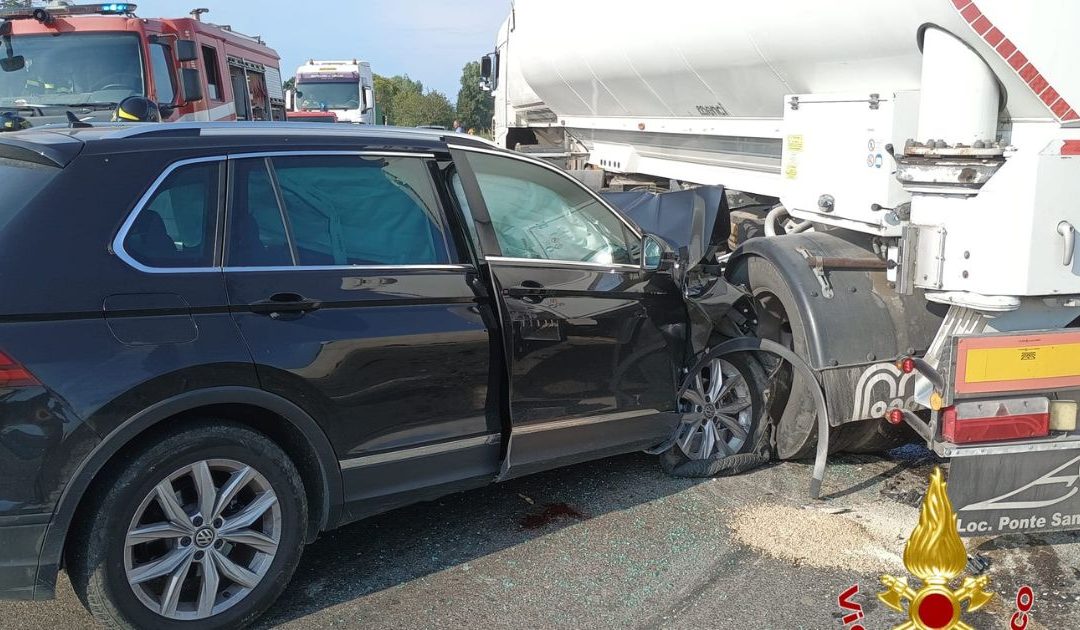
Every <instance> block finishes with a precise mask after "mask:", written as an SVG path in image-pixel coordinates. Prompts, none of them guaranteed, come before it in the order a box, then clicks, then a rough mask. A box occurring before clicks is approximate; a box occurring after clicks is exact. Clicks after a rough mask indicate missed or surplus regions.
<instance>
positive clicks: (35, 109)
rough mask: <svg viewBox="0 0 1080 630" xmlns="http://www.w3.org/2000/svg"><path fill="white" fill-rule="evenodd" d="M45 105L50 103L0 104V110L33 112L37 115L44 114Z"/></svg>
mask: <svg viewBox="0 0 1080 630" xmlns="http://www.w3.org/2000/svg"><path fill="white" fill-rule="evenodd" d="M43 107H49V106H48V105H0V112H33V113H34V115H35V116H44V115H45V111H44V110H43V109H42V108H43Z"/></svg>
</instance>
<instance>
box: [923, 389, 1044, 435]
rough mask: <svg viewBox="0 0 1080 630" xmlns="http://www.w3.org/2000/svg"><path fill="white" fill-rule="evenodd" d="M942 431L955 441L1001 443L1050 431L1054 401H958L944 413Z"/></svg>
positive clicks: (1032, 399) (1030, 399)
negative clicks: (1051, 408) (1051, 404)
mask: <svg viewBox="0 0 1080 630" xmlns="http://www.w3.org/2000/svg"><path fill="white" fill-rule="evenodd" d="M941 434H942V436H943V437H944V438H945V439H946V440H947V441H949V442H952V443H953V444H966V443H969V442H997V441H1001V440H1021V439H1024V438H1033V437H1045V436H1047V435H1049V434H1050V401H1049V400H1048V399H1046V398H1013V399H1009V400H979V401H971V402H962V403H957V404H956V405H955V406H952V407H946V408H945V409H943V410H942V412H941Z"/></svg>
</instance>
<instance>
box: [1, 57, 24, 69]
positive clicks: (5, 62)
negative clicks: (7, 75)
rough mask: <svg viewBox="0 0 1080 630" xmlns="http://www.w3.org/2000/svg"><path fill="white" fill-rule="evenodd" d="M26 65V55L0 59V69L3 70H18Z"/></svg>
mask: <svg viewBox="0 0 1080 630" xmlns="http://www.w3.org/2000/svg"><path fill="white" fill-rule="evenodd" d="M25 67H26V57H23V56H22V55H18V56H16V57H4V58H3V59H0V69H2V70H3V71H4V72H18V71H19V70H22V69H23V68H25Z"/></svg>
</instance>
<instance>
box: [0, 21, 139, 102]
mask: <svg viewBox="0 0 1080 630" xmlns="http://www.w3.org/2000/svg"><path fill="white" fill-rule="evenodd" d="M5 39H7V38H5ZM11 51H12V54H13V55H14V56H21V57H23V58H24V59H25V60H26V62H25V64H23V67H22V68H21V69H18V70H12V71H10V72H4V71H0V107H33V106H45V105H61V106H74V105H91V104H95V103H118V102H120V101H122V100H123V99H124V98H126V97H128V96H132V95H142V94H145V93H146V92H145V91H144V85H143V70H142V56H141V53H140V48H139V38H138V36H137V35H134V34H127V33H123V34H119V33H66V34H63V35H59V36H56V35H22V36H20V35H15V36H12V37H11ZM3 54H5V55H6V54H7V53H6V52H5V53H3Z"/></svg>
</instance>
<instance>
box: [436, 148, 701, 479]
mask: <svg viewBox="0 0 1080 630" xmlns="http://www.w3.org/2000/svg"><path fill="white" fill-rule="evenodd" d="M453 153H454V159H455V163H456V164H457V165H458V179H457V181H456V182H455V183H454V185H453V187H454V189H455V190H454V193H455V196H456V197H457V198H458V199H459V203H460V204H461V205H462V206H464V207H466V208H467V211H468V212H470V213H471V215H472V217H471V218H472V225H471V227H472V228H473V230H472V231H473V234H474V238H475V239H476V240H477V241H479V245H480V248H481V249H482V250H483V254H484V260H485V262H486V264H487V266H488V268H489V270H490V275H491V282H492V283H493V287H492V288H493V294H494V295H496V296H499V298H500V310H501V315H502V318H503V331H504V332H503V334H504V344H505V347H506V349H507V351H506V352H507V355H508V356H507V364H508V366H509V368H508V371H509V379H510V387H509V391H510V404H509V406H510V415H511V418H510V420H511V438H510V444H509V447H508V453H507V455H506V458H505V460H504V462H503V467H502V475H501V476H502V478H509V477H516V476H520V475H523V474H528V473H531V472H535V471H537V470H542V469H546V468H552V467H555V466H558V465H563V464H568V463H572V462H575V461H584V460H586V459H592V458H595V457H597V456H598V454H605V453H610V454H616V453H622V452H629V451H633V450H637V449H640V448H645V447H648V446H651V445H654V444H656V443H659V442H662V441H663V440H664V439H666V438H667V437H669V436H670V435H671V433H672V431H673V429H674V427H675V425H676V424H677V423H678V416H677V414H676V413H674V411H675V379H676V367H675V364H676V361H677V357H679V356H680V355H679V352H680V350H678V349H677V344H673V343H671V342H670V340H669V337H668V336H666V335H665V334H664V332H663V331H662V330H661V327H660V326H658V321H657V318H656V316H655V315H656V314H657V313H660V312H670V311H671V309H675V310H676V311H680V309H682V308H683V307H682V305H681V300H680V297H679V296H678V295H676V294H670V293H669V294H663V293H660V294H653V293H650V292H648V291H646V287H647V285H648V284H649V280H650V275H649V274H647V273H645V272H644V271H643V270H642V268H641V264H640V243H641V241H640V239H641V237H640V235H639V234H638V233H637V231H636V229H635V228H634V227H633V226H631V225H630V224H629V223H628V222H626V221H625V220H623V219H622V218H621V217H619V216H618V215H617V214H616V213H615V212H613V211H612V210H611V209H610V208H609V207H608V206H606V205H605V204H604V203H603V202H602V201H600V200H599V199H598V198H597V197H596V196H595V195H593V194H592V193H590V192H589V191H588V190H587V189H585V188H584V187H582V186H581V185H579V184H578V183H577V182H576V181H575V180H573V179H571V178H569V177H568V176H566V175H565V174H563V173H561V172H559V171H558V170H556V169H554V168H551V167H547V166H544V165H541V164H539V163H535V162H532V161H528V160H523V159H518V158H516V157H510V156H507V155H504V154H501V153H496V152H491V151H486V150H480V149H462V150H455V151H453Z"/></svg>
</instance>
